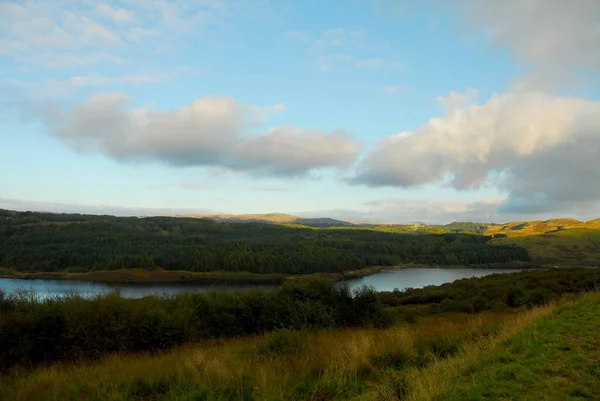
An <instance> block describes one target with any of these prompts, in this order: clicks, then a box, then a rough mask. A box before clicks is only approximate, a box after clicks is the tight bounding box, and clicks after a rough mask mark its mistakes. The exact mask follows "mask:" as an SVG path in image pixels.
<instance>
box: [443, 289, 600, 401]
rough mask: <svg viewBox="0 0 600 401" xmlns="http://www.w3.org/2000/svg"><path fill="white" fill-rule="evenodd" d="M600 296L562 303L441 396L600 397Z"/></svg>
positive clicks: (460, 398)
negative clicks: (599, 336)
mask: <svg viewBox="0 0 600 401" xmlns="http://www.w3.org/2000/svg"><path fill="white" fill-rule="evenodd" d="M599 332H600V298H599V297H598V295H587V296H584V297H583V298H582V299H581V300H580V301H578V302H576V303H568V304H565V305H561V306H560V307H558V309H557V311H556V312H555V313H553V314H552V315H551V316H549V317H547V318H545V319H541V320H539V321H537V322H535V323H534V324H532V325H531V326H530V327H527V328H526V329H525V330H523V331H522V332H520V333H519V334H517V335H516V336H514V337H513V338H511V339H510V340H509V341H508V342H507V343H506V344H505V345H503V346H501V347H498V349H496V350H495V351H494V352H493V353H492V354H491V355H487V356H485V357H484V358H482V359H481V360H479V361H478V362H477V363H476V364H475V365H474V366H473V367H472V368H471V370H470V373H469V374H465V375H462V376H461V378H460V379H459V380H458V382H457V383H456V384H454V385H453V386H452V387H450V388H449V389H447V390H445V391H443V392H442V393H441V394H439V396H438V397H437V398H436V399H437V400H440V401H441V400H457V401H458V400H460V401H464V400H557V401H559V400H586V399H587V400H589V399H594V400H599V399H600V339H599V338H598V333H599Z"/></svg>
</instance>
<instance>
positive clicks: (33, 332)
mask: <svg viewBox="0 0 600 401" xmlns="http://www.w3.org/2000/svg"><path fill="white" fill-rule="evenodd" d="M392 323H393V317H392V316H391V315H390V314H388V313H386V311H384V310H383V308H382V306H381V304H380V302H379V300H378V298H377V296H376V294H375V292H374V291H373V290H372V289H368V288H364V289H362V290H358V291H356V292H354V293H351V292H350V291H349V290H348V288H347V287H345V286H341V287H338V286H334V285H333V284H331V283H330V282H305V283H297V284H287V285H284V286H283V287H281V288H279V289H276V290H270V291H263V290H252V291H248V292H237V293H216V292H215V293H186V294H182V295H178V296H175V297H171V298H169V297H146V298H143V299H127V298H122V297H121V296H119V295H118V294H108V295H106V294H104V295H98V296H97V297H96V298H93V299H85V298H82V297H80V296H76V295H73V296H67V297H56V298H50V299H44V300H39V299H37V298H36V297H35V294H30V293H27V292H17V293H13V294H8V295H6V294H3V293H2V292H0V371H2V370H6V369H9V368H11V367H14V366H17V365H23V366H29V365H35V364H40V363H49V362H56V361H69V360H78V359H81V358H84V359H89V358H92V359H94V358H99V357H101V356H103V355H105V354H107V353H112V352H133V351H156V350H160V349H166V348H169V347H172V346H175V345H179V344H183V343H186V342H192V341H201V340H204V339H207V338H219V337H236V336H248V335H254V334H260V333H265V332H270V331H275V330H281V329H288V330H315V329H323V328H342V327H353V326H388V325H390V324H392Z"/></svg>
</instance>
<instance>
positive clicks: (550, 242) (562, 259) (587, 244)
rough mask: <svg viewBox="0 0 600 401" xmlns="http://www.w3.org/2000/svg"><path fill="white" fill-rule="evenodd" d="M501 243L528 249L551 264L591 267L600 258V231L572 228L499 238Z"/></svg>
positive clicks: (544, 261) (534, 258) (535, 258)
mask: <svg viewBox="0 0 600 401" xmlns="http://www.w3.org/2000/svg"><path fill="white" fill-rule="evenodd" d="M491 243H492V244H498V245H517V246H521V247H523V248H525V249H527V251H528V253H529V256H530V257H531V258H532V260H533V261H535V262H539V263H545V264H551V265H560V266H561V267H564V266H577V265H579V266H589V265H598V260H600V230H590V229H582V228H573V229H569V230H564V231H557V232H551V233H545V234H541V235H529V236H517V237H509V238H498V239H494V240H492V241H491Z"/></svg>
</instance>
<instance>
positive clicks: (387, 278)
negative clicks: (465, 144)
mask: <svg viewBox="0 0 600 401" xmlns="http://www.w3.org/2000/svg"><path fill="white" fill-rule="evenodd" d="M521 270H522V269H488V268H452V269H445V268H410V269H386V270H381V271H380V272H378V273H375V274H372V275H370V276H366V277H360V278H356V279H351V280H347V281H344V283H347V284H348V285H349V286H350V288H357V287H361V286H363V285H368V286H372V287H373V288H375V290H377V291H393V290H394V288H398V289H399V290H403V289H404V288H407V287H411V288H422V287H425V286H428V285H440V284H444V283H449V282H452V281H455V280H458V279H462V278H469V277H481V276H486V275H488V274H494V273H514V272H518V271H521ZM277 286H278V285H275V284H271V285H265V284H200V283H136V284H130V283H122V284H121V283H102V282H91V281H76V280H22V279H8V278H0V289H1V290H3V291H4V292H5V293H11V292H13V291H16V290H21V291H22V290H25V291H34V292H35V293H36V294H37V295H38V296H39V297H40V298H47V297H52V296H56V295H59V296H60V295H67V294H72V293H78V294H80V295H81V296H84V297H91V296H94V295H97V294H100V293H106V292H112V291H119V292H120V293H121V295H122V296H124V297H127V298H141V297H145V296H147V295H176V294H179V293H182V292H186V291H196V292H206V291H243V290H248V289H250V288H263V289H268V288H276V287H277Z"/></svg>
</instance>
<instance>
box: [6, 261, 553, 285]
mask: <svg viewBox="0 0 600 401" xmlns="http://www.w3.org/2000/svg"><path fill="white" fill-rule="evenodd" d="M411 268H412V269H430V268H444V269H457V268H482V269H486V268H487V269H522V270H528V269H540V268H542V269H543V268H547V266H542V265H538V264H533V263H511V264H493V265H461V266H447V265H419V264H404V265H396V266H373V267H368V268H364V269H359V270H346V271H344V272H342V273H324V272H323V273H311V274H287V273H267V274H260V273H250V272H230V271H213V272H193V271H186V270H164V269H153V270H147V269H139V268H133V269H118V270H95V271H90V272H64V271H60V272H20V271H17V270H15V269H8V268H2V267H0V278H7V279H21V280H72V281H88V282H103V283H120V284H186V283H188V284H283V283H285V282H297V281H303V280H315V279H320V280H328V281H346V280H352V279H357V278H361V277H366V276H370V275H372V274H376V273H379V272H380V271H381V270H398V269H411Z"/></svg>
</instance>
